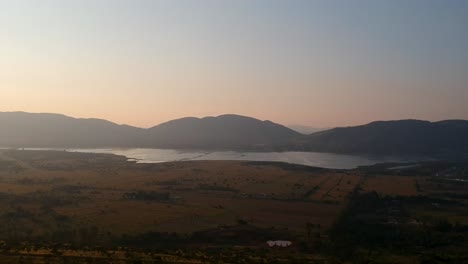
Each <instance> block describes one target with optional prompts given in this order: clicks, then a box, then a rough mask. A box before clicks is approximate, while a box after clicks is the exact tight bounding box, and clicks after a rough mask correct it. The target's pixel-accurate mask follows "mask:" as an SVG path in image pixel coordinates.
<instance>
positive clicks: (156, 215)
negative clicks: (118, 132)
mask: <svg viewBox="0 0 468 264" xmlns="http://www.w3.org/2000/svg"><path fill="white" fill-rule="evenodd" d="M466 168H467V166H466V164H455V165H454V164H446V163H437V164H423V165H419V166H408V167H404V166H403V167H402V169H393V168H391V167H385V166H380V167H379V166H372V167H367V168H359V169H355V170H330V169H321V168H314V167H307V166H300V165H292V164H286V163H273V162H248V161H187V162H169V163H159V164H138V163H135V162H132V161H127V159H126V158H125V157H122V156H116V155H107V154H87V153H74V152H64V151H24V150H0V240H1V242H0V261H1V262H8V261H11V263H17V261H19V260H21V261H23V262H24V263H41V261H42V262H43V263H90V262H91V263H92V261H94V262H95V263H100V262H106V261H107V262H112V263H127V262H129V263H274V262H273V261H276V262H277V263H308V262H311V263H315V262H318V263H328V262H329V261H338V262H339V261H344V262H346V261H347V260H349V259H354V260H356V256H358V257H359V258H363V260H364V259H365V258H368V259H370V260H375V259H379V261H382V262H383V263H387V262H385V261H388V263H392V262H394V261H395V260H396V261H397V262H406V263H419V262H422V261H424V260H425V259H426V258H428V259H430V260H431V259H437V258H442V261H443V262H447V261H446V260H447V259H448V260H449V261H452V260H453V261H459V260H467V259H466V254H465V255H463V254H462V253H460V252H463V250H461V251H460V249H461V248H463V247H464V246H466V245H467V240H468V239H467V232H468V228H467V226H468V209H467V203H468V195H467V193H468V183H467V182H466V181H464V179H466V178H465V177H466V176H467V171H468V170H467V169H466ZM428 234H429V235H428ZM421 236H423V237H421ZM415 237H416V238H415ZM363 239H364V240H365V241H363ZM268 240H287V241H291V242H292V246H291V247H289V248H270V247H268V245H267V243H266V242H267V241H268ZM396 240H398V243H397V242H395V241H396ZM370 241H373V242H372V243H371V242H370ZM448 241H450V243H448ZM405 243H406V244H405ZM434 249H436V250H434ZM437 250H440V252H443V253H444V254H445V255H444V254H442V255H443V256H439V255H437V256H433V254H436V253H437V252H438V251H437ZM431 254H432V255H431ZM444 258H445V259H444ZM64 261H68V262H64ZM134 261H140V262H134ZM294 261H296V262H294ZM379 263H380V262H379ZM436 263H437V262H436ZM453 263H457V262H453Z"/></svg>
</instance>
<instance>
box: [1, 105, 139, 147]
mask: <svg viewBox="0 0 468 264" xmlns="http://www.w3.org/2000/svg"><path fill="white" fill-rule="evenodd" d="M143 134H144V130H143V129H141V128H136V127H131V126H125V125H117V124H114V123H112V122H109V121H106V120H101V119H81V118H72V117H68V116H64V115H59V114H31V113H24V112H0V146H4V147H77V148H87V147H90V148H91V147H127V146H128V147H130V146H134V145H136V144H138V143H140V142H139V141H140V139H139V138H140V137H141V136H142V135H143Z"/></svg>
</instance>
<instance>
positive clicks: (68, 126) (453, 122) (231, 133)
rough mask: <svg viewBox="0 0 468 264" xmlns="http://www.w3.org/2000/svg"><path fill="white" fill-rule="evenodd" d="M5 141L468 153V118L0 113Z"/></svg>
mask: <svg viewBox="0 0 468 264" xmlns="http://www.w3.org/2000/svg"><path fill="white" fill-rule="evenodd" d="M0 146H4V147H53V148H58V147H60V148H62V147H64V148H98V147H125V148H135V147H137V148H174V149H207V150H239V151H313V152H331V153H342V154H379V155H402V154H403V155H406V154H408V155H435V154H447V153H450V154H455V155H458V154H459V153H463V154H467V153H468V121H467V120H462V119H449V120H441V121H435V122H431V121H425V120H417V119H404V120H390V121H374V122H370V123H368V124H364V125H359V126H348V127H337V128H332V129H328V130H323V131H319V132H315V133H312V134H308V135H305V134H301V133H299V132H297V131H294V130H292V129H290V128H288V127H286V126H283V125H281V124H277V123H274V122H272V121H269V120H259V119H255V118H252V117H247V116H241V115H235V114H224V115H219V116H207V117H203V118H198V117H184V118H180V119H175V120H170V121H167V122H164V123H161V124H159V125H156V126H153V127H150V128H138V127H134V126H130V125H125V124H123V125H120V124H116V123H113V122H111V121H108V120H105V119H98V118H74V117H69V116H66V115H62V114H49V113H26V112H0Z"/></svg>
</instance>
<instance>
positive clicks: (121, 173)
mask: <svg viewBox="0 0 468 264" xmlns="http://www.w3.org/2000/svg"><path fill="white" fill-rule="evenodd" d="M0 158H1V159H2V160H3V161H4V162H10V163H11V164H10V166H9V167H8V168H7V166H4V168H3V169H1V170H0V192H2V193H5V194H10V195H15V196H20V197H21V196H25V197H33V196H40V195H45V194H47V195H54V196H56V197H55V198H56V199H59V200H60V199H62V200H65V201H63V202H57V204H54V205H53V206H52V207H53V210H54V212H56V213H57V214H59V215H63V216H67V217H71V218H73V219H75V220H76V221H78V222H80V223H87V224H91V225H94V226H96V227H98V228H99V230H102V231H103V232H112V233H113V234H125V233H143V232H149V231H161V232H163V231H164V232H179V233H180V232H182V233H184V232H187V233H190V232H194V231H197V230H203V229H209V228H215V227H218V226H220V225H234V224H236V223H237V221H239V220H240V219H242V220H245V221H247V222H249V223H251V224H253V225H256V226H261V227H275V228H285V229H288V230H290V231H292V232H298V233H303V232H304V230H305V226H306V224H307V223H312V224H320V225H321V226H323V227H324V230H325V229H326V228H327V227H329V226H330V225H331V224H332V223H333V222H334V220H335V219H336V218H337V217H338V215H339V213H340V211H341V209H342V208H343V206H344V205H345V201H346V196H347V194H348V193H349V192H350V191H352V190H353V188H354V187H355V186H356V184H357V183H358V182H359V179H360V176H356V175H345V174H344V173H341V172H333V171H329V170H322V169H313V170H310V169H306V168H303V169H299V170H297V169H294V170H291V169H288V168H287V167H285V168H283V167H281V166H277V165H275V164H266V163H265V164H264V163H250V162H238V161H197V162H176V163H161V164H135V163H134V162H127V161H126V159H125V158H123V157H118V156H112V155H95V154H80V153H67V152H47V151H2V152H0ZM12 164H13V165H12ZM12 168H14V169H12ZM345 178H346V180H344V179H345ZM314 188H316V189H314ZM137 191H147V192H151V191H154V192H161V193H163V192H167V193H170V196H171V199H170V200H168V201H142V200H128V199H124V194H125V193H130V192H137ZM20 200H21V199H20ZM68 200H72V201H68ZM14 206H15V207H21V209H23V210H27V211H30V212H32V213H37V212H38V211H40V208H41V206H43V205H41V203H40V202H38V201H37V200H35V199H25V201H21V202H15V205H14ZM0 207H2V208H5V209H8V207H11V205H9V204H2V203H1V201H0ZM12 209H13V208H10V210H12Z"/></svg>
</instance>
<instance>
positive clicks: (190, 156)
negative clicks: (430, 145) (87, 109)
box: [68, 148, 427, 169]
mask: <svg viewBox="0 0 468 264" xmlns="http://www.w3.org/2000/svg"><path fill="white" fill-rule="evenodd" d="M68 151H76V152H89V153H109V154H116V155H123V156H126V157H127V158H129V159H135V160H137V161H138V162H140V163H159V162H168V161H187V160H251V161H281V162H288V163H294V164H301V165H308V166H316V167H323V168H333V169H352V168H356V167H358V166H365V165H373V164H377V163H384V162H417V161H423V160H427V159H425V158H407V157H391V156H379V157H378V156H358V155H341V154H332V153H318V152H237V151H188V150H187V151H185V150H173V149H139V148H138V149H68Z"/></svg>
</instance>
